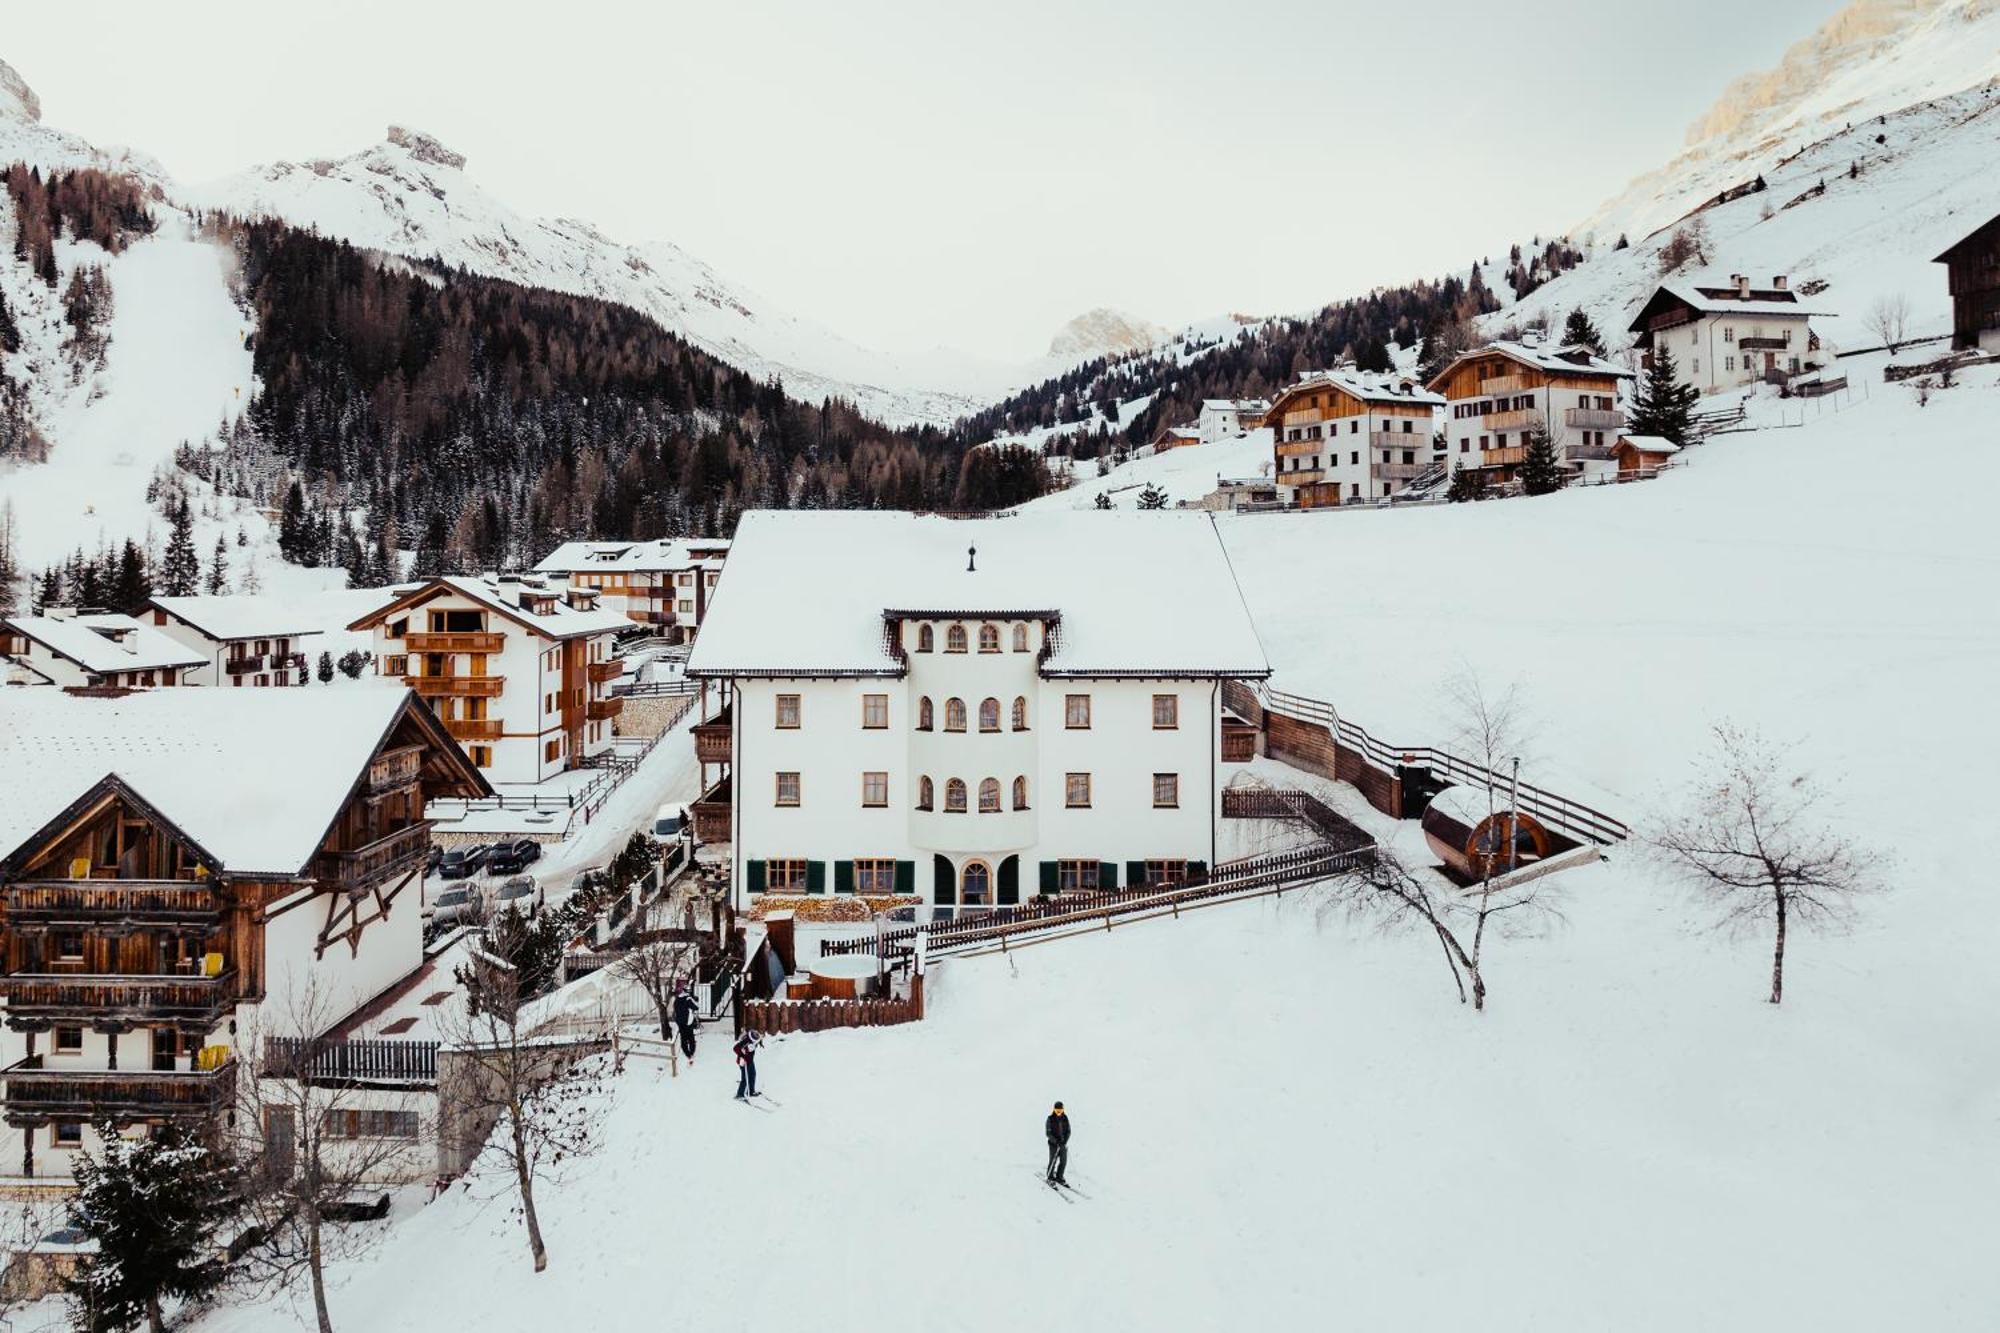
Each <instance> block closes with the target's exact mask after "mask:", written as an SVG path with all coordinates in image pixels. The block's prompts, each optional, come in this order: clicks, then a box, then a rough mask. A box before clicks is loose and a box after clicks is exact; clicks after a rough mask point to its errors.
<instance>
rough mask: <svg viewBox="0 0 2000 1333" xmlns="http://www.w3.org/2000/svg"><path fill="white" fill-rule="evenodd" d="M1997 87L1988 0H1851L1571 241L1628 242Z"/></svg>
mask: <svg viewBox="0 0 2000 1333" xmlns="http://www.w3.org/2000/svg"><path fill="white" fill-rule="evenodd" d="M1725 39H1726V38H1725ZM1995 78H2000V5H1996V4H1995V3H1994V0H1854V3H1852V4H1849V5H1848V6H1847V7H1846V8H1844V9H1842V10H1841V11H1840V12H1839V13H1838V14H1836V15H1834V16H1833V17H1832V18H1831V19H1829V20H1828V21H1827V22H1826V24H1825V25H1824V26H1822V27H1821V28H1820V29H1819V30H1818V31H1817V32H1815V33H1813V34H1812V35H1811V36H1809V37H1807V38H1805V39H1804V40H1802V41H1800V42H1799V43H1797V44H1796V45H1794V46H1793V47H1792V48H1791V49H1790V50H1789V51H1787V52H1786V53H1785V57H1784V59H1783V61H1782V62H1781V63H1780V64H1779V65H1778V66H1777V67H1776V68H1775V69H1772V70H1767V71H1763V72H1759V73H1753V74H1746V75H1744V76H1743V77H1742V78H1740V79H1738V80H1736V82H1734V83H1733V84H1731V85H1730V86H1729V88H1728V89H1727V90H1725V91H1724V92H1723V94H1722V95H1721V97H1720V98H1719V99H1718V100H1717V101H1716V103H1715V105H1714V106H1713V107H1712V108H1710V110H1709V111H1708V112H1707V113H1705V114H1704V115H1703V116H1702V117H1701V118H1700V119H1699V120H1697V121H1696V122H1695V123H1694V124H1693V125H1692V126H1691V127H1689V129H1688V136H1687V141H1688V148H1687V151H1686V152H1685V153H1683V154H1681V155H1680V156H1679V157H1677V158H1675V159H1674V160H1673V161H1671V162H1668V163H1667V164H1665V165H1664V166H1662V167H1660V168H1658V169H1657V170H1655V171H1652V172H1649V173H1647V174H1646V175H1643V176H1641V177H1639V178H1638V179H1637V180H1635V181H1633V182H1632V183H1631V184H1630V185H1629V186H1627V187H1626V188H1625V189H1624V190H1623V191H1621V192H1620V193H1619V194H1618V195H1616V196H1615V197H1613V198H1612V199H1610V200H1607V201H1606V202H1605V204H1604V205H1603V206H1602V207H1601V208H1599V209H1598V211H1597V212H1596V213H1595V214H1594V215H1592V216H1591V217H1590V218H1589V219H1587V220H1586V221H1585V222H1584V224H1583V225H1582V226H1581V227H1579V228H1578V229H1577V231H1576V233H1575V234H1576V235H1577V236H1578V237H1584V236H1589V235H1591V234H1593V233H1594V234H1595V235H1596V236H1597V238H1598V240H1600V241H1602V242H1605V243H1609V242H1610V241H1612V240H1613V239H1615V238H1616V237H1617V236H1618V234H1619V233H1620V232H1625V233H1627V234H1629V235H1630V236H1631V237H1632V239H1633V240H1635V241H1636V240H1638V239H1639V238H1640V237H1641V236H1643V235H1646V234H1648V233H1650V232H1652V231H1653V230H1655V229H1656V228H1659V227H1662V226H1665V225H1666V224H1667V223H1669V222H1671V221H1673V220H1674V219H1675V218H1678V217H1680V216H1681V215H1682V214H1683V213H1685V212H1687V211H1688V209H1690V208H1692V207H1694V206H1695V205H1696V204H1698V203H1700V202H1701V201H1702V200H1704V199H1708V198H1712V197H1714V196H1715V195H1717V194H1719V193H1721V192H1722V191H1723V190H1725V189H1727V188H1729V187H1730V186H1732V185H1736V184H1739V183H1741V182H1743V181H1746V180H1749V179H1751V178H1752V177H1754V176H1755V175H1756V174H1757V173H1758V172H1759V171H1767V170H1768V168H1769V166H1770V164H1771V163H1773V162H1775V161H1777V160H1778V159H1780V158H1782V157H1785V156H1787V155H1789V154H1791V153H1794V152H1797V151H1798V150H1799V149H1800V148H1802V147H1804V146H1805V145H1806V144H1809V143H1812V142H1814V141H1816V140H1819V139H1822V138H1824V137H1826V136H1827V135H1829V134H1832V133H1834V132H1836V131H1838V130H1840V129H1842V128H1844V127H1846V126H1848V125H1850V124H1859V123H1860V122H1862V121H1865V120H1870V119H1873V118H1874V117H1876V116H1879V115H1884V114H1887V113H1889V112H1893V111H1898V110H1900V109H1902V108H1904V107H1907V106H1912V105H1914V104H1916V103H1918V102H1925V101H1929V100H1931V99H1933V98H1936V97H1940V96H1943V95H1945V94H1948V93H1956V92H1960V91H1962V90H1964V89H1967V88H1972V87H1975V86H1978V85H1982V84H1985V83H1987V82H1989V81H1991V80H1993V79H1995Z"/></svg>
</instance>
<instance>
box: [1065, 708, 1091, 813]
mask: <svg viewBox="0 0 2000 1333" xmlns="http://www.w3.org/2000/svg"><path fill="white" fill-rule="evenodd" d="M1063 725H1064V726H1065V727H1068V728H1069V729H1070V730H1071V731H1083V730H1087V729H1088V728H1089V726H1090V696H1089V695H1087V694H1066V695H1064V696H1063ZM1085 804H1089V803H1088V802H1085Z"/></svg>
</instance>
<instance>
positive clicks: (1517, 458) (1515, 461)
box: [1479, 444, 1528, 467]
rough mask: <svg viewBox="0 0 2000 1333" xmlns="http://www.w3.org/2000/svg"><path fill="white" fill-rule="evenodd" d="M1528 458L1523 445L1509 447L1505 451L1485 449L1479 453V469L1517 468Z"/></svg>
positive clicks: (1526, 449)
mask: <svg viewBox="0 0 2000 1333" xmlns="http://www.w3.org/2000/svg"><path fill="white" fill-rule="evenodd" d="M1527 458H1528V447H1527V446H1526V445H1523V444H1515V445H1509V446H1508V447H1507V448H1505V449H1485V450H1482V451H1480V455H1479V466H1481V467H1519V466H1520V465H1521V464H1522V463H1524V462H1526V461H1527Z"/></svg>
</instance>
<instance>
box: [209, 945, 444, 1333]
mask: <svg viewBox="0 0 2000 1333" xmlns="http://www.w3.org/2000/svg"><path fill="white" fill-rule="evenodd" d="M342 1011H343V1007H342V1006H340V1005H337V1004H335V1003H333V1002H332V999H331V997H330V996H329V995H328V994H327V993H326V991H325V990H324V988H323V987H322V986H321V985H320V982H319V979H318V977H317V976H316V975H315V976H314V977H313V978H311V979H310V980H308V982H307V983H306V986H305V988H304V989H303V991H302V992H300V993H298V994H296V995H294V996H293V997H292V998H291V999H290V1001H289V1002H288V1003H287V1004H286V1006H285V1008H284V1009H283V1010H282V1011H281V1014H280V1017H281V1019H282V1027H283V1028H284V1029H285V1031H282V1032H281V1031H277V1030H274V1029H267V1030H261V1031H256V1032H253V1033H250V1034H248V1035H249V1040H247V1041H245V1042H243V1043H242V1045H241V1047H240V1048H239V1051H238V1056H237V1061H238V1068H237V1079H236V1089H237V1099H238V1103H239V1105H238V1111H239V1114H238V1115H237V1116H236V1118H235V1126H234V1128H233V1129H232V1131H231V1137H232V1139H233V1140H234V1141H233V1142H232V1144H231V1145H230V1146H231V1148H232V1151H233V1153H234V1155H235V1156H236V1158H237V1161H238V1162H239V1164H241V1165H242V1166H243V1168H244V1173H243V1178H244V1182H245V1189H244V1200H243V1202H244V1208H245V1210H246V1212H247V1213H248V1215H249V1217H248V1220H249V1221H250V1223H251V1224H252V1225H253V1227H254V1228H255V1229H256V1232H257V1234H258V1235H259V1236H260V1238H261V1240H260V1243H259V1244H257V1245H256V1246H254V1247H252V1248H251V1249H250V1250H248V1251H247V1252H246V1253H245V1254H244V1257H243V1262H242V1266H241V1268H240V1269H239V1272H240V1274H241V1275H242V1276H243V1277H245V1278H247V1279H249V1280H251V1281H253V1282H260V1283H262V1282H268V1283H270V1284H272V1285H274V1286H276V1287H278V1288H279V1289H284V1288H288V1287H291V1286H292V1285H294V1284H295V1283H297V1282H298V1281H299V1280H300V1279H301V1278H303V1279H305V1281H306V1282H307V1284H308V1285H309V1287H310V1289H311V1291H312V1302H313V1313H314V1315H315V1317H316V1318H317V1319H318V1321H319V1333H333V1319H332V1316H331V1314H330V1312H329V1311H328V1308H327V1299H326V1264H327V1262H328V1261H329V1260H330V1259H346V1258H353V1257H355V1256H357V1255H359V1254H361V1253H364V1252H365V1251H366V1250H367V1249H368V1248H369V1247H370V1245H371V1244H372V1243H373V1241H374V1240H375V1239H376V1234H375V1233H373V1232H371V1231H368V1230H365V1229H362V1228H356V1227H343V1226H340V1225H338V1224H334V1223H332V1222H331V1221H330V1219H329V1216H328V1214H329V1211H330V1210H332V1209H334V1208H336V1207H337V1206H338V1205H339V1204H340V1203H342V1202H343V1201H345V1200H347V1199H350V1198H352V1197H354V1196H355V1195H357V1194H360V1193H362V1192H363V1191H365V1190H366V1189H368V1188H369V1187H370V1186H372V1185H378V1184H379V1183H381V1182H383V1181H385V1180H390V1179H394V1178H396V1177H397V1176H399V1175H402V1174H404V1173H405V1172H404V1169H403V1163H402V1161H401V1159H402V1158H404V1157H405V1155H406V1154H407V1153H409V1152H410V1151H411V1150H412V1147H413V1145H414V1144H417V1143H421V1142H423V1141H424V1139H425V1134H424V1127H423V1125H422V1122H421V1118H420V1115H419V1113H418V1111H417V1109H416V1106H415V1103H414V1101H413V1100H412V1099H411V1098H409V1097H408V1096H406V1095H398V1094H395V1093H393V1092H383V1091H381V1090H367V1089H362V1088H360V1087H358V1086H356V1079H355V1077H354V1076H353V1074H352V1072H351V1071H349V1070H347V1069H346V1067H345V1064H344V1062H343V1061H342V1060H341V1058H340V1056H341V1054H342V1045H343V1043H341V1042H339V1041H335V1040H333V1039H332V1038H331V1037H330V1036H329V1035H328V1033H329V1031H330V1029H332V1028H333V1026H334V1025H335V1023H336V1022H337V1021H338V1020H339V1018H340V1017H341V1013H342Z"/></svg>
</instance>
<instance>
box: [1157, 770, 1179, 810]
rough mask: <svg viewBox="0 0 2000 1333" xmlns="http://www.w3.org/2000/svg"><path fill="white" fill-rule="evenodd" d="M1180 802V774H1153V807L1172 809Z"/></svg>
mask: <svg viewBox="0 0 2000 1333" xmlns="http://www.w3.org/2000/svg"><path fill="white" fill-rule="evenodd" d="M1180 803H1181V775H1180V774H1178V773H1155V774H1153V808H1154V809H1156V810H1172V809H1175V808H1177V807H1178V806H1179V805H1180Z"/></svg>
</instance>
